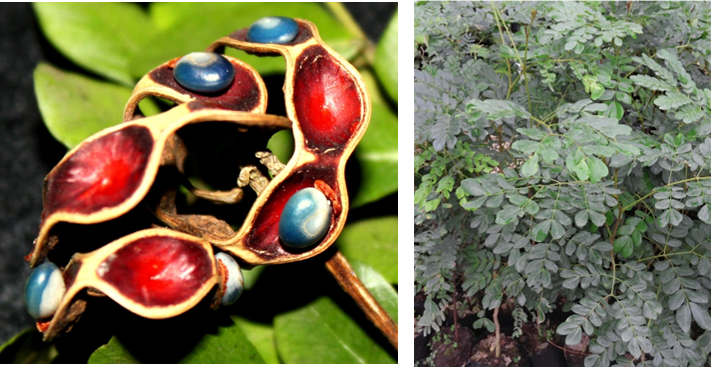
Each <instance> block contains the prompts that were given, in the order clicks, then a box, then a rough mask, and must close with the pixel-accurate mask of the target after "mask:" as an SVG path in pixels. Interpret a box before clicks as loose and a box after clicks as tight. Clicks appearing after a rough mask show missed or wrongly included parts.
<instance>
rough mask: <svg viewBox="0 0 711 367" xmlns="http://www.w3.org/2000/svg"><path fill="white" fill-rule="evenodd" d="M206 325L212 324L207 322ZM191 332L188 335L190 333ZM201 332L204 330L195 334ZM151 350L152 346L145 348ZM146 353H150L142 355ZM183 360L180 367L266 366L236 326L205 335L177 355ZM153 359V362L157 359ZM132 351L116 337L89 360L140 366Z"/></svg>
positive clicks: (228, 326) (95, 352)
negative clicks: (217, 366) (190, 366)
mask: <svg viewBox="0 0 711 367" xmlns="http://www.w3.org/2000/svg"><path fill="white" fill-rule="evenodd" d="M206 322H210V321H209V320H206ZM186 332H188V331H186ZM192 332H194V333H195V332H198V333H199V332H200V330H195V329H194V330H192ZM172 337H174V336H172ZM141 348H147V350H150V345H141ZM142 352H143V353H146V352H147V351H145V350H144V351H142ZM173 352H177V351H175V350H174V351H173ZM175 355H176V356H181V359H180V360H179V363H202V364H207V363H222V364H235V363H264V360H263V359H262V357H261V355H260V354H259V352H258V351H257V349H255V347H254V346H253V345H252V343H251V342H250V341H249V340H248V339H247V337H246V336H245V334H244V332H243V331H242V329H240V327H239V326H237V325H236V324H231V325H226V326H219V327H217V328H216V331H215V332H209V333H205V334H204V335H203V336H202V338H201V339H200V340H199V341H198V342H197V344H195V346H194V347H193V349H192V350H190V351H185V350H181V351H180V353H175ZM154 357H155V356H152V357H151V358H154ZM138 362H139V359H138V358H136V357H135V356H134V355H133V354H132V353H131V351H130V350H129V349H127V348H126V346H124V344H123V343H122V342H121V340H119V339H118V338H117V337H115V336H114V337H112V338H111V340H110V341H109V343H108V344H106V345H104V346H102V347H99V349H97V350H96V351H94V353H93V354H92V355H91V357H90V358H89V363H101V364H117V363H132V364H135V363H138Z"/></svg>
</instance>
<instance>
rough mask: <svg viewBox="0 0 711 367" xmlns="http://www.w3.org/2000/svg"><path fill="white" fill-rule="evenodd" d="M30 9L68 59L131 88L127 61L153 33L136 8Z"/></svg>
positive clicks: (42, 6) (77, 6) (64, 5)
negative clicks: (33, 10)
mask: <svg viewBox="0 0 711 367" xmlns="http://www.w3.org/2000/svg"><path fill="white" fill-rule="evenodd" d="M34 9H35V12H36V13H37V18H38V20H39V24H40V26H41V28H42V31H43V32H44V34H45V36H46V37H47V39H49V41H50V42H51V43H52V45H54V46H55V47H56V48H57V49H58V50H59V51H60V52H62V54H64V55H65V56H66V57H67V58H68V59H70V60H72V61H74V62H75V63H77V64H78V65H80V66H82V67H83V68H85V69H87V70H91V71H93V72H95V73H97V74H99V75H101V76H105V77H107V78H109V79H111V80H114V81H117V82H119V83H122V84H124V85H126V86H132V85H133V83H134V79H133V77H132V76H131V75H130V73H129V62H130V60H131V59H132V58H133V56H134V54H137V53H138V54H140V53H141V52H142V51H144V49H143V47H142V45H143V41H144V40H146V39H147V38H151V36H152V35H153V34H154V33H155V27H154V26H153V23H152V22H151V21H150V19H149V18H148V16H147V14H146V13H145V12H144V11H142V10H141V8H140V7H139V6H138V5H136V4H131V3H35V4H34ZM202 48H204V46H203V47H202ZM169 59H170V58H166V59H163V60H162V61H160V62H159V63H156V64H154V65H156V66H157V65H160V64H161V63H163V62H165V61H166V60H169ZM121 103H125V100H121ZM119 116H121V115H119Z"/></svg>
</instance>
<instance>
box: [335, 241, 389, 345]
mask: <svg viewBox="0 0 711 367" xmlns="http://www.w3.org/2000/svg"><path fill="white" fill-rule="evenodd" d="M326 269H328V271H329V272H330V273H331V275H333V277H334V278H335V279H336V281H337V282H338V284H339V285H340V286H341V288H343V290H344V291H346V293H348V294H349V295H350V296H351V297H352V298H353V300H354V301H356V303H357V304H358V307H360V309H361V310H363V312H365V315H366V316H367V317H368V319H369V320H370V321H372V322H373V323H374V324H375V326H376V327H377V328H378V329H379V330H380V331H381V332H382V333H383V335H385V337H386V338H387V339H388V341H389V342H390V344H392V346H393V347H395V350H397V334H398V330H397V329H398V328H397V324H395V322H394V321H393V319H392V318H390V316H389V315H388V313H387V312H385V310H384V309H383V307H382V306H381V305H380V304H379V303H378V301H377V300H376V299H375V298H373V295H372V294H370V292H369V291H368V289H367V288H365V285H363V283H362V282H361V281H360V279H358V277H357V276H356V275H355V271H353V268H352V267H351V265H350V264H349V263H348V260H346V258H345V257H343V255H342V254H341V252H340V251H338V250H336V251H334V253H333V255H332V256H331V257H330V258H329V259H328V260H326Z"/></svg>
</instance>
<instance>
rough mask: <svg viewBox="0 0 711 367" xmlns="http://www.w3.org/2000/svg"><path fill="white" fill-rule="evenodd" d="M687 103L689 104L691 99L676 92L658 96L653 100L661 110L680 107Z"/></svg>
mask: <svg viewBox="0 0 711 367" xmlns="http://www.w3.org/2000/svg"><path fill="white" fill-rule="evenodd" d="M688 103H691V99H690V98H689V97H687V96H686V95H685V94H681V93H679V92H676V91H669V92H667V94H666V95H663V96H659V97H657V99H655V100H654V104H655V105H657V106H658V107H659V108H660V109H662V110H668V109H672V108H677V107H681V106H683V105H685V104H688Z"/></svg>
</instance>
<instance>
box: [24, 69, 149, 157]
mask: <svg viewBox="0 0 711 367" xmlns="http://www.w3.org/2000/svg"><path fill="white" fill-rule="evenodd" d="M34 79H35V93H36V94H37V103H38V105H39V108H40V111H41V112H42V117H43V118H44V122H45V124H46V125H47V128H48V129H49V131H50V132H51V133H52V135H53V136H54V137H55V138H56V139H57V140H59V141H60V142H61V143H62V144H64V145H65V146H66V147H68V148H71V147H74V146H75V145H77V144H79V143H80V142H81V141H82V140H84V139H86V138H88V137H89V136H91V135H93V134H95V133H97V132H98V131H100V130H103V129H105V128H107V127H110V126H113V125H116V124H119V123H121V116H123V108H124V106H125V105H126V101H127V100H128V99H129V97H130V96H131V92H132V90H131V89H130V88H127V87H123V86H119V85H116V84H112V83H106V82H100V81H97V80H94V79H90V78H87V77H85V76H81V75H78V74H73V73H68V72H65V71H62V70H59V69H57V68H55V67H53V66H51V65H48V64H45V63H40V64H39V65H38V66H37V68H36V69H35V72H34ZM143 101H145V102H146V104H144V103H143ZM143 101H142V102H141V105H140V106H141V109H145V108H146V107H150V108H153V109H156V110H157V107H156V106H155V105H154V104H153V103H152V102H151V101H150V99H144V100H143ZM151 112H152V110H151Z"/></svg>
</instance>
